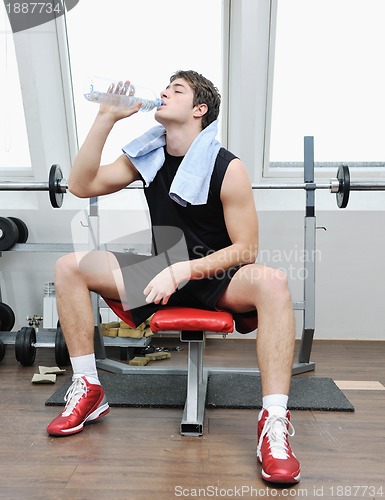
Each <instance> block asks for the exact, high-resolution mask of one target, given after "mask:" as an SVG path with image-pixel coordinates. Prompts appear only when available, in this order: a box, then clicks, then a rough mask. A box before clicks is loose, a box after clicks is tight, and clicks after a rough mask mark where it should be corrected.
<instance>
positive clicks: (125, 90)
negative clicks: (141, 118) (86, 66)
mask: <svg viewBox="0 0 385 500" xmlns="http://www.w3.org/2000/svg"><path fill="white" fill-rule="evenodd" d="M129 89H130V81H129V80H126V81H125V82H124V83H123V82H117V83H116V84H115V85H113V84H111V85H110V87H109V89H108V90H107V92H108V93H111V94H120V95H133V94H132V93H131V92H130V91H129ZM141 105H142V103H141V102H138V103H136V104H135V106H132V107H130V108H121V107H119V106H114V105H113V104H105V103H104V104H101V105H100V106H99V114H100V115H108V116H109V117H111V118H112V120H113V121H115V122H116V121H118V120H122V119H123V118H128V117H129V116H131V115H133V114H135V113H137V112H138V111H139V109H140V107H141Z"/></svg>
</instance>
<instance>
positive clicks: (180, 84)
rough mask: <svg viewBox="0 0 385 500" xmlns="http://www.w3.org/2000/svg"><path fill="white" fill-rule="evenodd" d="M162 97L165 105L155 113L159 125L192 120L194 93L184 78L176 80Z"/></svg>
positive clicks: (163, 92) (164, 91) (162, 93)
mask: <svg viewBox="0 0 385 500" xmlns="http://www.w3.org/2000/svg"><path fill="white" fill-rule="evenodd" d="M160 95H161V98H162V100H163V105H162V106H161V107H160V108H158V109H157V111H156V113H155V119H156V120H157V121H158V122H159V123H162V124H166V123H169V122H170V121H171V122H178V123H184V122H186V120H189V119H192V117H193V111H194V107H193V99H194V93H193V90H192V88H191V87H190V86H189V84H188V83H187V82H186V81H185V80H184V79H183V78H177V79H175V80H174V81H173V82H172V83H170V84H169V85H168V86H167V87H166V88H165V90H163V91H162V92H161V94H160Z"/></svg>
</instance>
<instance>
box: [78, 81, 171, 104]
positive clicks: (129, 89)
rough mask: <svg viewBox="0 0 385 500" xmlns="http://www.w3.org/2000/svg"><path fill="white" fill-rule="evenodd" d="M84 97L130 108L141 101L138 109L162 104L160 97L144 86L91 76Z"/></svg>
mask: <svg viewBox="0 0 385 500" xmlns="http://www.w3.org/2000/svg"><path fill="white" fill-rule="evenodd" d="M84 97H85V98H86V99H87V100H88V101H91V102H95V103H98V104H102V103H105V104H110V105H112V106H117V107H119V108H132V107H133V106H135V104H137V103H138V102H141V103H142V105H141V107H140V111H151V110H152V109H154V108H159V107H160V106H161V105H162V99H160V98H159V97H156V95H155V93H154V92H153V91H152V90H150V89H148V88H144V87H137V86H135V85H133V84H132V83H130V82H128V81H125V82H123V81H118V80H111V79H108V78H102V77H93V78H91V79H90V81H89V82H88V85H87V88H86V91H85V92H84Z"/></svg>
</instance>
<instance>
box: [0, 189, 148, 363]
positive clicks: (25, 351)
mask: <svg viewBox="0 0 385 500" xmlns="http://www.w3.org/2000/svg"><path fill="white" fill-rule="evenodd" d="M97 207H98V202H97V199H96V198H91V199H90V208H89V215H88V228H89V243H88V245H84V248H83V247H82V246H81V245H76V250H77V251H78V250H93V249H94V248H97V242H98V241H99V224H98V222H99V221H98V208H97ZM105 247H106V250H108V249H109V250H118V251H125V250H127V249H126V248H124V245H113V244H112V245H105ZM138 248H139V247H138ZM129 250H132V249H129ZM3 251H4V252H5V251H6V252H22V253H25V252H26V253H31V252H32V253H35V252H38V253H42V252H46V253H70V252H73V251H75V248H74V245H73V244H68V243H16V244H14V245H13V246H12V247H11V248H9V249H7V250H3ZM2 253H3V252H2V251H0V257H1V256H2ZM91 296H92V304H93V310H94V320H95V322H94V325H95V327H94V328H95V349H96V353H97V356H102V357H106V354H105V347H109V346H111V347H119V348H121V359H125V358H126V357H127V356H126V351H127V350H128V349H135V348H145V347H147V346H148V345H149V343H150V341H151V339H150V338H149V337H144V338H127V337H114V338H111V337H102V335H101V332H100V307H99V306H100V304H99V302H100V299H99V296H98V295H97V294H95V293H92V294H91ZM0 302H1V287H0ZM11 328H12V327H11ZM5 345H11V346H12V345H13V346H15V355H16V359H17V360H18V361H20V363H21V364H22V365H24V366H30V365H32V364H33V362H34V360H35V355H36V349H37V348H39V347H45V348H54V349H55V358H56V362H57V364H58V365H65V364H68V362H69V357H68V351H67V349H66V346H65V341H64V337H63V334H62V332H61V329H60V326H59V325H58V327H57V328H56V331H52V330H47V329H40V328H39V329H38V330H36V329H35V328H33V327H23V328H21V330H19V331H18V332H14V331H1V326H0V361H1V360H2V359H3V357H4V354H5V348H4V346H5ZM123 349H125V351H123Z"/></svg>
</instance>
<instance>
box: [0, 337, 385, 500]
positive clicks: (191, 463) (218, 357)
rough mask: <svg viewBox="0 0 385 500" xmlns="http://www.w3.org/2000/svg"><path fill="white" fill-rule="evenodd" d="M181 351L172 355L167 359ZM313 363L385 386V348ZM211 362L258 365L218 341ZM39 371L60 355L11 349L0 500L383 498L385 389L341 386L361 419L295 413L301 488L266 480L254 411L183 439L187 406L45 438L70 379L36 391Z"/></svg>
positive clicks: (224, 413)
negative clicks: (25, 361)
mask: <svg viewBox="0 0 385 500" xmlns="http://www.w3.org/2000/svg"><path fill="white" fill-rule="evenodd" d="M166 342H167V341H166V339H158V340H157V343H158V344H159V343H160V344H161V345H162V343H163V344H165V343H166ZM172 342H173V343H174V344H175V345H176V344H178V343H179V342H178V341H177V340H173V341H172ZM113 355H114V356H118V352H117V351H116V350H115V351H114V350H113V349H112V350H111V352H110V353H109V356H110V357H111V356H113ZM185 355H186V351H182V352H180V353H172V359H171V362H173V363H174V364H176V363H183V362H184V360H185ZM312 361H315V363H316V370H315V372H311V373H309V374H306V375H300V376H310V377H313V376H320V377H324V376H327V377H332V378H333V379H334V380H338V381H378V382H380V383H381V384H384V385H385V362H384V361H385V342H329V341H315V342H314V344H313V352H312ZM168 362H169V361H162V362H158V363H168ZM205 364H206V366H241V365H242V366H254V365H255V356H254V341H253V340H249V339H247V338H244V339H240V340H231V339H230V338H228V339H226V340H222V339H219V340H217V339H213V340H211V339H210V340H208V341H207V345H206V349H205ZM39 365H43V366H54V365H55V358H54V352H53V349H47V348H39V349H38V351H37V356H36V361H35V364H34V366H32V367H28V368H26V367H22V366H21V365H20V364H19V363H18V362H17V361H16V360H15V356H14V349H13V347H12V346H7V351H6V355H5V358H4V360H3V361H2V362H1V363H0V384H1V434H0V450H1V452H0V498H2V499H3V498H4V499H7V500H9V499H13V500H16V499H23V500H25V499H71V500H75V499H86V500H93V499H95V500H97V499H112V500H115V499H135V500H141V499H143V500H148V499H152V498H154V499H157V500H158V499H162V500H163V499H167V500H168V499H173V498H194V497H195V498H205V497H209V498H210V497H211V498H259V497H266V498H271V497H275V498H279V497H282V498H320V497H322V498H326V499H328V498H330V499H331V498H375V499H381V498H384V497H385V465H384V464H385V418H384V415H385V391H381V390H366V389H358V390H357V389H349V390H344V393H345V395H346V396H347V397H348V399H349V400H350V401H351V403H352V404H353V405H354V406H355V409H356V411H355V412H354V413H338V412H311V411H297V412H293V416H292V422H293V424H294V426H295V429H296V435H295V437H294V438H291V444H292V447H293V449H294V451H295V453H296V455H297V456H298V458H299V459H300V461H301V463H302V480H301V482H300V483H299V484H298V485H296V486H294V487H292V488H291V489H290V490H288V489H285V488H282V487H281V488H276V487H274V486H273V485H269V484H267V483H265V482H263V481H262V479H261V478H260V466H259V465H258V464H257V462H256V458H255V431H256V421H257V412H256V411H253V410H219V409H216V410H207V411H206V422H205V434H204V436H203V437H182V436H180V435H179V423H180V419H181V410H179V409H149V408H142V409H130V408H112V410H111V412H110V414H109V415H108V416H107V417H106V418H105V419H103V420H101V421H99V422H98V423H95V424H92V425H89V426H87V427H86V428H85V430H84V431H83V432H81V433H80V434H77V435H74V436H71V437H67V438H53V437H50V436H48V435H47V434H46V431H45V427H46V424H47V423H48V422H49V421H50V420H51V419H52V418H53V417H55V416H56V415H57V414H58V412H59V409H58V408H57V407H56V408H55V407H46V406H44V402H45V401H46V399H47V398H48V397H49V396H51V395H52V394H53V392H55V390H56V389H57V388H58V387H59V386H60V385H61V384H62V383H63V382H64V381H65V380H66V379H67V378H68V377H70V375H71V373H70V370H68V371H67V373H66V374H65V375H64V376H63V377H62V378H60V379H58V381H57V382H56V385H35V384H31V378H32V375H33V374H34V373H37V371H38V366H39ZM379 387H381V386H379ZM198 490H200V491H198Z"/></svg>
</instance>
